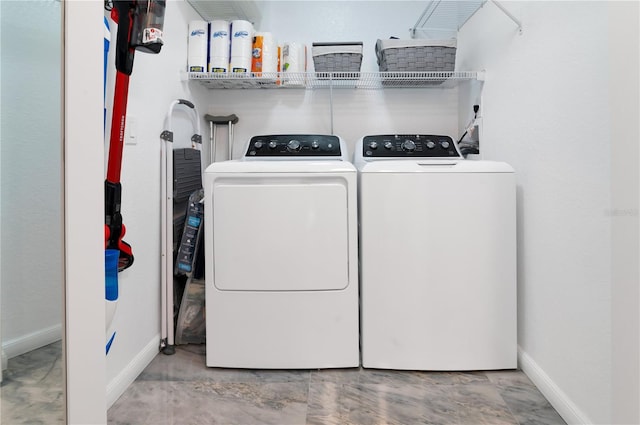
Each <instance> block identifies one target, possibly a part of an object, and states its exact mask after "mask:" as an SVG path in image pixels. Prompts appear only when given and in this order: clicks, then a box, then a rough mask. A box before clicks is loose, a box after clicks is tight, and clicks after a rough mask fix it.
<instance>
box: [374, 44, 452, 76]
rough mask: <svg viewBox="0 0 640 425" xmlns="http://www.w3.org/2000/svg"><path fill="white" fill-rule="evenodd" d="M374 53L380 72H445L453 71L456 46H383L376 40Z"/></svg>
mask: <svg viewBox="0 0 640 425" xmlns="http://www.w3.org/2000/svg"><path fill="white" fill-rule="evenodd" d="M390 41H391V42H392V41H396V40H387V42H390ZM397 41H400V40H397ZM387 44H388V43H387ZM376 55H377V57H378V67H379V69H380V71H381V72H386V71H398V72H405V71H407V72H414V71H416V72H431V71H433V72H446V71H453V70H454V68H455V64H456V48H455V47H449V46H433V45H429V46H406V47H383V43H381V42H380V40H378V43H376Z"/></svg>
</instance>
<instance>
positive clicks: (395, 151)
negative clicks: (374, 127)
mask: <svg viewBox="0 0 640 425" xmlns="http://www.w3.org/2000/svg"><path fill="white" fill-rule="evenodd" d="M362 156H363V158H454V157H460V156H461V155H460V152H458V149H457V148H456V145H455V143H454V142H453V139H452V138H451V137H449V136H438V135H433V134H385V135H375V136H365V137H364V138H363V139H362Z"/></svg>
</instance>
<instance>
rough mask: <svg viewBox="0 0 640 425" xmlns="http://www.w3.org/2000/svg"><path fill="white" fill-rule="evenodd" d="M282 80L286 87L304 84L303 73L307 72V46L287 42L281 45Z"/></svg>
mask: <svg viewBox="0 0 640 425" xmlns="http://www.w3.org/2000/svg"><path fill="white" fill-rule="evenodd" d="M280 63H281V66H282V76H283V78H282V80H283V83H284V84H288V85H302V84H304V79H305V77H304V75H300V73H304V72H306V71H307V46H306V45H304V44H303V43H298V42H288V43H284V44H283V45H282V59H281V60H280ZM287 74H289V75H287Z"/></svg>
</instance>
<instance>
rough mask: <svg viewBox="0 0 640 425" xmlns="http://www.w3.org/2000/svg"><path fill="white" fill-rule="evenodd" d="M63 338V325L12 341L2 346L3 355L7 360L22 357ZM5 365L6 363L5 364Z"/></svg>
mask: <svg viewBox="0 0 640 425" xmlns="http://www.w3.org/2000/svg"><path fill="white" fill-rule="evenodd" d="M61 338H62V325H61V324H58V325H54V326H51V327H49V328H46V329H41V330H39V331H36V332H32V333H30V334H27V335H23V336H21V337H19V338H14V339H10V340H8V341H5V342H4V343H3V344H2V351H3V354H4V355H5V356H6V358H7V359H11V358H13V357H16V356H20V355H22V354H24V353H28V352H29V351H33V350H35V349H36V348H40V347H44V346H45V345H49V344H51V343H54V342H56V341H59V340H60V339H61ZM3 365H4V362H3Z"/></svg>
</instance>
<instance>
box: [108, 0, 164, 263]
mask: <svg viewBox="0 0 640 425" xmlns="http://www.w3.org/2000/svg"><path fill="white" fill-rule="evenodd" d="M112 3H113V8H112V9H111V19H113V21H114V22H115V23H117V24H118V33H117V40H116V51H115V54H116V82H115V89H114V99H113V112H112V117H111V134H110V139H109V161H108V164H107V178H106V180H105V182H104V186H105V187H104V193H105V248H106V249H118V250H120V257H119V261H118V271H122V270H124V269H126V268H128V267H130V266H131V265H132V264H133V250H132V249H131V245H129V244H128V243H126V242H125V241H123V240H122V238H123V237H124V234H125V232H126V228H125V226H124V224H122V215H121V214H120V204H121V198H122V187H121V185H120V170H121V168H122V150H123V147H124V130H125V121H126V116H127V98H128V94H129V76H130V75H131V72H132V70H133V58H134V54H135V51H136V50H140V51H142V52H146V53H159V52H160V49H161V48H162V44H163V41H162V28H163V23H164V10H165V4H166V2H165V0H135V1H118V0H115V1H113V2H112Z"/></svg>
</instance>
